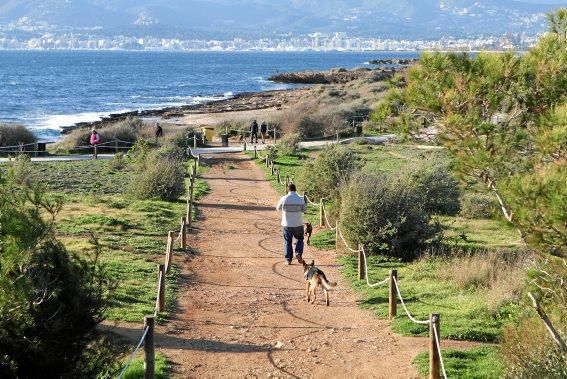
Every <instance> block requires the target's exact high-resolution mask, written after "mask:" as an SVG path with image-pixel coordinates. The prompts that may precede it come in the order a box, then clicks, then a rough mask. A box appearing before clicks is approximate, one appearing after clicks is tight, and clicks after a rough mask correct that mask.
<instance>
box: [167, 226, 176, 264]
mask: <svg viewBox="0 0 567 379" xmlns="http://www.w3.org/2000/svg"><path fill="white" fill-rule="evenodd" d="M174 235H175V232H174V231H173V230H170V231H169V233H167V250H166V251H165V272H166V273H169V269H170V268H171V262H172V261H173V236H174Z"/></svg>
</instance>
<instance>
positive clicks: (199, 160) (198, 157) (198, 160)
mask: <svg viewBox="0 0 567 379" xmlns="http://www.w3.org/2000/svg"><path fill="white" fill-rule="evenodd" d="M200 165H201V154H197V167H199V166H200Z"/></svg>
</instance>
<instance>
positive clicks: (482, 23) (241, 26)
mask: <svg viewBox="0 0 567 379" xmlns="http://www.w3.org/2000/svg"><path fill="white" fill-rule="evenodd" d="M555 7H557V5H552V4H547V5H545V4H544V5H542V4H533V3H525V2H520V1H514V0H499V1H497V0H482V1H481V0H477V1H474V0H420V1H419V2H415V1H410V0H398V1H396V2H391V1H389V0H350V1H347V0H282V1H279V2H273V1H269V0H242V1H239V2H238V3H236V2H234V1H230V0H187V1H181V0H176V1H165V0H146V1H143V2H140V1H135V0H83V1H78V0H30V1H26V2H25V3H22V2H21V1H18V0H5V1H0V23H3V24H10V25H14V26H15V28H17V27H18V25H19V24H21V23H31V24H33V25H35V24H42V25H49V26H50V27H51V28H52V29H55V30H57V29H69V30H75V29H76V30H93V31H95V30H96V33H97V34H99V35H118V34H123V35H152V36H156V37H178V38H193V37H196V38H202V37H207V38H225V39H226V38H234V37H241V38H262V37H274V36H277V35H280V34H286V35H289V34H290V33H291V34H294V35H305V34H308V33H313V32H322V33H334V32H346V33H348V34H349V35H352V36H360V37H384V38H409V39H417V38H440V37H443V36H454V37H472V36H478V35H482V34H484V35H501V34H504V33H507V32H512V33H518V32H526V33H529V34H536V33H539V32H542V31H543V30H545V25H546V22H545V12H548V11H550V10H552V9H554V8H555Z"/></svg>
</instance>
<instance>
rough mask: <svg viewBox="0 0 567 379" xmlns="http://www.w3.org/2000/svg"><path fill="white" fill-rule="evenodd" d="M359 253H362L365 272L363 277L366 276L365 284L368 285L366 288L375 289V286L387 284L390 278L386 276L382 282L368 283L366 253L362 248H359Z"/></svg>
mask: <svg viewBox="0 0 567 379" xmlns="http://www.w3.org/2000/svg"><path fill="white" fill-rule="evenodd" d="M360 251H361V252H362V256H363V257H364V272H365V274H366V275H365V276H366V284H367V285H368V287H372V288H373V287H377V286H381V285H382V284H386V283H388V280H390V277H389V276H387V277H386V279H384V280H382V281H381V282H378V283H374V284H370V281H369V279H368V260H367V258H366V252H365V251H364V247H361V249H360Z"/></svg>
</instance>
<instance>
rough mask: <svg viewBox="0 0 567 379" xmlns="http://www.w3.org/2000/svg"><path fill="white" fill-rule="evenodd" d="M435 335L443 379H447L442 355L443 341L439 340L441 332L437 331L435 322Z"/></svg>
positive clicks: (433, 326)
mask: <svg viewBox="0 0 567 379" xmlns="http://www.w3.org/2000/svg"><path fill="white" fill-rule="evenodd" d="M431 326H432V329H433V334H434V336H435V341H436V342H437V343H436V344H435V345H436V347H437V354H439V362H440V363H441V372H442V373H443V379H447V372H446V371H445V363H443V355H441V339H440V338H439V332H438V331H437V325H436V324H435V323H434V322H433V323H431Z"/></svg>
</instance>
